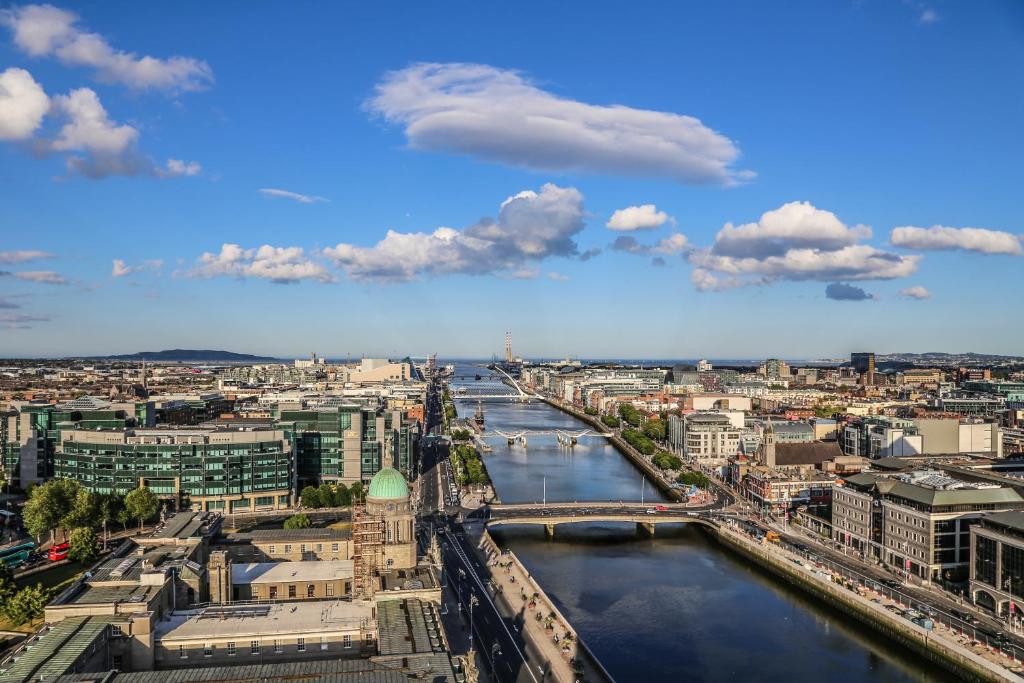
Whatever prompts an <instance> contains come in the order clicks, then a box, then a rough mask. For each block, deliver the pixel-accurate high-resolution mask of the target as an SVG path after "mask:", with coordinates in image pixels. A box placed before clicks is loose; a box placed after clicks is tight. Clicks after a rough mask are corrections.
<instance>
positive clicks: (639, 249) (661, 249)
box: [611, 232, 690, 256]
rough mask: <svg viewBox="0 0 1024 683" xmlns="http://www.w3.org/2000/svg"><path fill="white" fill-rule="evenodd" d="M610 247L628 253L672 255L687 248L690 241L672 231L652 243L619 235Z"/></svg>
mask: <svg viewBox="0 0 1024 683" xmlns="http://www.w3.org/2000/svg"><path fill="white" fill-rule="evenodd" d="M611 247H612V249H614V250H615V251H625V252H627V253H630V254H642V255H645V256H646V255H652V254H663V255H665V256H673V255H675V254H681V253H683V252H685V251H687V250H689V249H690V241H689V240H688V239H686V235H684V234H682V233H679V232H676V233H672V234H671V235H669V236H668V237H665V238H663V239H660V240H658V241H657V242H656V243H654V244H641V243H640V242H638V241H637V239H636V238H635V237H633V236H632V235H620V236H619V237H616V238H615V241H614V242H612V245H611Z"/></svg>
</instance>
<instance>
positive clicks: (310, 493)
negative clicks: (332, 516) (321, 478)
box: [299, 486, 320, 509]
mask: <svg viewBox="0 0 1024 683" xmlns="http://www.w3.org/2000/svg"><path fill="white" fill-rule="evenodd" d="M299 502H300V503H301V504H302V507H304V508H311V509H312V508H318V507H320V489H318V488H317V487H315V486H307V487H306V488H304V489H302V492H301V493H300V494H299Z"/></svg>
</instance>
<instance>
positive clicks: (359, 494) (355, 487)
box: [348, 481, 366, 503]
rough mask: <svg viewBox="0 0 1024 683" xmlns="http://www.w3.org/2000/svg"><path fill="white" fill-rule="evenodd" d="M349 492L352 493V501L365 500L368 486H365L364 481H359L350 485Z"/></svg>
mask: <svg viewBox="0 0 1024 683" xmlns="http://www.w3.org/2000/svg"><path fill="white" fill-rule="evenodd" d="M348 490H349V493H350V494H351V495H352V502H353V503H355V502H357V501H362V500H365V498H366V487H365V486H363V482H361V481H357V482H354V483H353V484H352V486H349V487H348Z"/></svg>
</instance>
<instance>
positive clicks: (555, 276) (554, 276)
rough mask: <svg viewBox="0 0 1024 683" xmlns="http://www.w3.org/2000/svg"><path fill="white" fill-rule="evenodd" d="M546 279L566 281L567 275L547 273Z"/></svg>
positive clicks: (567, 279)
mask: <svg viewBox="0 0 1024 683" xmlns="http://www.w3.org/2000/svg"><path fill="white" fill-rule="evenodd" d="M548 279H549V280H554V281H555V282H568V281H569V276H568V275H563V274H562V273H554V272H552V273H548Z"/></svg>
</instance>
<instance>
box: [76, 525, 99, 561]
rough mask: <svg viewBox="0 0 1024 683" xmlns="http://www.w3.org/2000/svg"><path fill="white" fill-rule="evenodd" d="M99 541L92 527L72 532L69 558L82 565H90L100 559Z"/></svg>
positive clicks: (80, 528)
mask: <svg viewBox="0 0 1024 683" xmlns="http://www.w3.org/2000/svg"><path fill="white" fill-rule="evenodd" d="M99 554H100V550H99V539H98V538H96V532H95V531H93V530H92V528H91V527H87V526H84V527H79V528H77V529H73V530H72V531H71V537H70V539H69V540H68V557H69V558H70V559H72V560H74V561H75V562H79V563H81V564H90V563H91V562H92V561H93V560H95V559H96V558H97V557H99Z"/></svg>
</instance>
